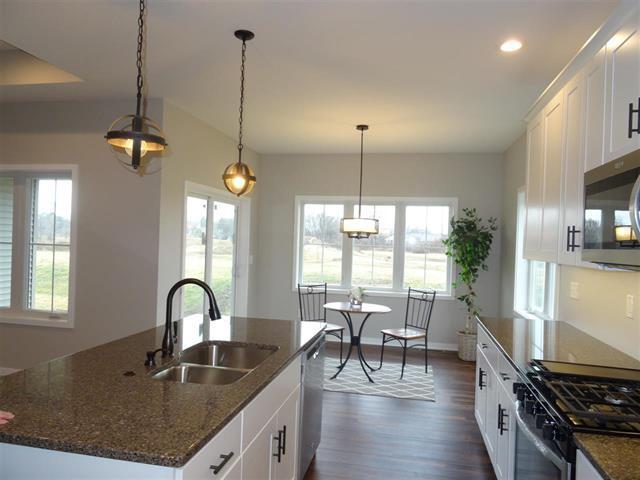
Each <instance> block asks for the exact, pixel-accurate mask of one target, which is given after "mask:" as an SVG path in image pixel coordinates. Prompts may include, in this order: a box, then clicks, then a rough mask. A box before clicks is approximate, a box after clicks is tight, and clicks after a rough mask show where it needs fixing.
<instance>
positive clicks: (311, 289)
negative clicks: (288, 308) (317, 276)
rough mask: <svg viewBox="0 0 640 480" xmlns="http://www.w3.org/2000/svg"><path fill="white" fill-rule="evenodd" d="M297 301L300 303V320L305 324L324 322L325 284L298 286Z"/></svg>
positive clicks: (325, 315)
mask: <svg viewBox="0 0 640 480" xmlns="http://www.w3.org/2000/svg"><path fill="white" fill-rule="evenodd" d="M298 301H299V303H300V320H302V321H305V322H325V321H326V320H327V312H326V310H325V309H324V304H325V303H327V284H326V283H319V284H315V285H301V284H298Z"/></svg>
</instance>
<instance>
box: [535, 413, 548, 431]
mask: <svg viewBox="0 0 640 480" xmlns="http://www.w3.org/2000/svg"><path fill="white" fill-rule="evenodd" d="M548 420H549V416H548V415H547V414H546V413H538V414H537V415H536V428H542V425H544V424H545V422H547V421H548Z"/></svg>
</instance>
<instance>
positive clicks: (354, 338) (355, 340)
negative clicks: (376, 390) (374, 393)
mask: <svg viewBox="0 0 640 480" xmlns="http://www.w3.org/2000/svg"><path fill="white" fill-rule="evenodd" d="M340 314H341V315H342V316H343V317H344V319H345V321H346V322H347V326H348V327H349V336H350V337H351V344H350V345H349V351H348V352H347V356H346V358H345V359H344V362H342V363H341V364H340V366H339V367H338V371H337V372H336V373H335V375H334V376H333V377H331V380H333V379H334V378H336V377H337V376H338V375H340V372H342V370H343V369H344V367H345V366H346V365H347V362H348V361H349V358H351V352H352V351H353V347H356V351H357V352H358V360H359V361H360V366H361V367H362V371H363V372H364V374H365V375H366V376H367V379H368V380H369V381H370V382H371V383H375V382H374V381H373V380H372V379H371V376H370V375H369V372H367V368H368V369H369V370H371V371H372V372H373V371H375V368H372V367H371V365H369V364H368V363H367V360H366V359H365V358H364V354H363V353H362V344H361V343H360V337H361V336H362V328H363V327H364V324H365V323H367V320H368V318H369V317H370V316H371V314H370V313H369V314H367V315H366V316H365V317H364V319H363V320H362V324H361V325H360V329H359V330H358V334H357V335H354V331H353V321H352V320H351V315H349V312H340ZM365 367H366V368H365Z"/></svg>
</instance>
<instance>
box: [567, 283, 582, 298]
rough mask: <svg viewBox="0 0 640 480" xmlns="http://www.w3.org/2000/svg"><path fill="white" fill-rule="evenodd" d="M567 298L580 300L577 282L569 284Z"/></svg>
mask: <svg viewBox="0 0 640 480" xmlns="http://www.w3.org/2000/svg"><path fill="white" fill-rule="evenodd" d="M569 298H573V299H574V300H578V299H579V298H580V285H579V284H578V282H571V283H570V284H569Z"/></svg>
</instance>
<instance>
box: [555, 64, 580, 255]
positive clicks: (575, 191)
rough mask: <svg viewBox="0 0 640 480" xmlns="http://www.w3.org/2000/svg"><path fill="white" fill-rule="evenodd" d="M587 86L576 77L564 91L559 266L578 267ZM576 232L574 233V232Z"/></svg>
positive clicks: (578, 76)
mask: <svg viewBox="0 0 640 480" xmlns="http://www.w3.org/2000/svg"><path fill="white" fill-rule="evenodd" d="M583 86H584V83H583V76H582V74H579V75H577V76H576V77H575V78H574V79H572V80H571V81H570V82H569V83H568V84H567V85H566V86H565V87H564V89H563V103H564V121H563V122H564V126H563V130H564V141H563V143H564V144H563V155H562V205H563V206H564V208H561V209H560V215H561V218H562V221H561V222H560V224H559V227H560V231H559V237H560V245H559V249H558V263H560V264H563V265H577V264H578V262H579V260H580V248H579V245H580V244H581V239H582V232H580V233H576V231H578V230H580V231H582V227H581V225H582V211H583V210H582V205H583V203H584V202H583V199H582V197H583V193H582V186H583V184H584V181H583V173H584V171H583V155H582V152H583V145H584V143H583V133H584V128H583V126H584V115H583V107H584V88H583ZM571 232H574V233H571Z"/></svg>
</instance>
